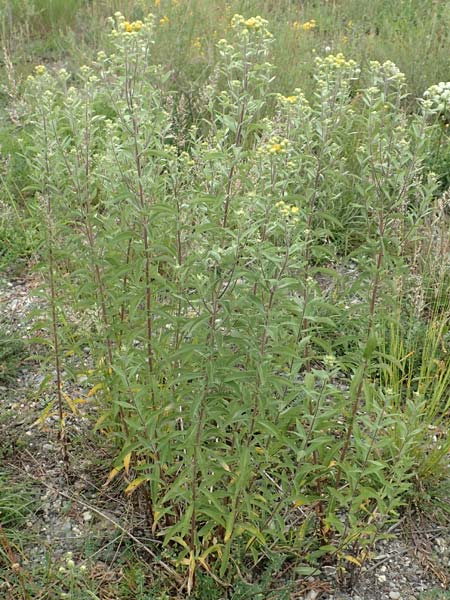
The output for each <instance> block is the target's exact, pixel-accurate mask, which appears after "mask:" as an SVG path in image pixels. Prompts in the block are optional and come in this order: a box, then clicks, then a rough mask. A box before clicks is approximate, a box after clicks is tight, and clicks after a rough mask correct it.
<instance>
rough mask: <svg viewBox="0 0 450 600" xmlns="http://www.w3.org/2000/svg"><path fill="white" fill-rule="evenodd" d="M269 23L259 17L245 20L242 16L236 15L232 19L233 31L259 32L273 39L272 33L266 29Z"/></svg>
mask: <svg viewBox="0 0 450 600" xmlns="http://www.w3.org/2000/svg"><path fill="white" fill-rule="evenodd" d="M267 24H268V21H266V19H263V18H262V17H260V16H259V15H257V16H256V17H250V18H249V19H245V17H243V16H242V15H238V14H236V15H234V16H233V18H232V19H231V27H232V29H236V30H241V31H244V32H249V31H258V32H261V33H262V34H263V35H264V36H266V37H269V38H270V37H272V34H271V33H270V31H268V30H267V29H266V25H267Z"/></svg>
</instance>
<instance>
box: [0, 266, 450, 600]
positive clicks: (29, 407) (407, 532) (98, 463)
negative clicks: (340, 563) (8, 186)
mask: <svg viewBox="0 0 450 600" xmlns="http://www.w3.org/2000/svg"><path fill="white" fill-rule="evenodd" d="M35 287H36V280H34V279H33V278H31V277H30V278H24V279H16V280H14V281H10V282H8V281H0V323H1V324H2V325H3V328H4V329H6V332H8V330H9V332H11V333H12V332H14V333H15V335H16V336H20V337H24V338H26V337H28V336H29V333H30V330H31V317H30V313H32V310H33V309H34V308H36V307H37V306H38V305H39V302H42V300H41V299H38V298H36V297H35V296H34V289H35ZM42 379H43V378H42V375H41V373H40V372H39V370H38V365H37V364H36V363H34V362H28V361H26V362H23V364H22V365H21V367H20V370H19V372H18V373H17V375H16V377H15V379H14V381H12V382H10V383H9V384H8V385H4V384H3V385H0V415H1V417H0V440H1V447H2V449H3V458H4V465H5V467H7V468H8V470H9V471H10V472H12V473H15V476H16V479H17V480H18V481H22V482H28V483H29V484H30V485H31V486H32V489H33V490H34V491H35V493H37V495H38V502H37V506H38V508H37V510H36V512H34V513H33V514H32V516H30V518H29V521H28V523H27V529H28V534H29V536H28V537H29V540H30V542H29V544H28V546H27V547H26V556H27V561H28V563H29V565H30V566H32V565H33V564H34V563H36V564H39V562H41V561H42V560H43V556H44V554H45V553H46V552H48V551H49V549H50V550H51V553H52V555H53V556H54V558H55V560H58V559H60V558H61V559H62V557H63V556H65V555H66V554H67V552H72V553H74V554H76V555H78V556H82V555H83V554H84V553H85V552H86V547H87V545H88V544H90V545H91V547H92V548H91V550H92V551H91V556H90V558H91V559H92V557H94V560H96V561H97V563H96V568H97V569H100V571H101V570H102V569H103V571H105V569H106V567H107V565H108V564H109V565H111V564H112V562H113V561H114V559H115V557H116V555H117V554H118V552H119V550H120V548H121V544H123V542H124V538H126V539H129V538H130V535H131V536H132V537H133V538H135V541H138V542H139V541H140V542H141V544H143V543H145V541H146V539H145V537H143V536H144V535H145V534H144V531H145V529H146V527H145V524H144V523H143V521H142V517H140V513H139V509H138V507H136V506H134V507H133V506H132V505H131V503H130V502H128V501H126V500H125V499H124V498H123V495H122V494H121V486H122V484H123V482H122V481H120V478H118V480H117V481H113V482H112V484H111V486H108V488H104V487H102V482H104V481H105V480H106V477H107V473H108V465H109V464H110V463H109V460H108V459H110V458H111V454H110V453H109V451H108V448H106V449H100V445H99V444H98V443H96V442H98V439H96V438H95V435H94V434H93V433H92V430H91V423H92V418H93V416H94V415H95V406H92V405H88V406H86V405H83V406H82V407H81V408H80V410H79V414H77V415H71V416H69V417H68V418H67V431H68V432H70V439H69V444H70V451H71V456H72V460H73V464H74V465H76V474H73V475H72V476H71V477H70V478H69V479H67V478H66V477H64V475H63V472H64V469H63V462H62V458H61V452H60V449H59V443H58V441H57V440H56V439H55V425H57V422H58V418H57V416H56V415H54V414H53V413H50V414H49V415H48V416H47V418H45V419H43V421H42V422H41V423H37V421H38V419H39V417H40V415H42V411H43V409H44V408H45V407H46V406H47V405H48V403H49V401H50V400H51V398H50V397H49V396H48V394H46V393H45V392H41V391H40V386H41V383H42ZM73 391H74V394H76V393H77V392H78V393H80V392H83V390H82V389H81V390H73ZM56 429H57V428H56ZM102 445H104V439H102ZM74 471H75V469H74ZM420 514H421V513H420V512H417V513H416V516H411V515H410V516H408V517H404V519H403V522H401V523H400V524H398V526H397V527H396V528H395V529H394V530H393V531H392V535H393V537H392V539H389V540H384V541H382V542H380V543H379V544H378V545H377V547H376V548H375V549H374V553H373V558H372V559H371V561H370V562H368V563H367V564H366V565H365V566H364V567H363V568H362V570H361V572H360V573H359V577H358V580H357V582H356V584H355V585H354V588H353V590H352V591H350V592H343V591H337V589H336V588H337V585H336V577H335V571H334V568H332V567H324V569H323V572H322V573H321V575H320V577H316V578H310V579H309V580H308V579H306V580H305V581H304V582H303V585H302V589H301V590H300V589H299V591H298V592H297V593H295V594H293V596H292V598H293V600H294V599H295V600H299V599H305V600H384V599H386V600H444V599H450V592H447V591H445V588H446V586H447V587H448V585H449V583H450V529H449V527H448V526H444V525H438V524H436V523H433V522H432V521H430V522H428V521H426V520H425V518H424V517H420ZM121 528H125V529H126V531H124V529H121ZM129 534H130V535H129ZM1 593H2V592H1V590H0V597H1ZM231 597H232V596H231ZM110 600H114V599H113V598H111V599H110ZM138 600H139V599H138ZM218 600H219V599H218Z"/></svg>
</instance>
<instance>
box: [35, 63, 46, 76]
mask: <svg viewBox="0 0 450 600" xmlns="http://www.w3.org/2000/svg"><path fill="white" fill-rule="evenodd" d="M34 72H35V73H36V75H45V73H46V72H47V69H46V68H45V67H44V65H37V66H36V67H34Z"/></svg>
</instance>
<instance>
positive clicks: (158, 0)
mask: <svg viewBox="0 0 450 600" xmlns="http://www.w3.org/2000/svg"><path fill="white" fill-rule="evenodd" d="M160 5H161V0H155V6H156V8H159V7H160Z"/></svg>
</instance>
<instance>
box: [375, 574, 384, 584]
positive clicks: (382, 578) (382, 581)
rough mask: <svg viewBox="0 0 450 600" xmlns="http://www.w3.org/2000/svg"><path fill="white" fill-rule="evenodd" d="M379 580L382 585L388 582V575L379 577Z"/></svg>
mask: <svg viewBox="0 0 450 600" xmlns="http://www.w3.org/2000/svg"><path fill="white" fill-rule="evenodd" d="M377 579H378V581H379V582H380V583H385V582H386V575H377Z"/></svg>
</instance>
